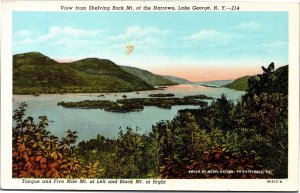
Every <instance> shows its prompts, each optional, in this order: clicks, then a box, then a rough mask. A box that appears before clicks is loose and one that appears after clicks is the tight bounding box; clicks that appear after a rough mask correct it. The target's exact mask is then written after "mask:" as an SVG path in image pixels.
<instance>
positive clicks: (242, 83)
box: [223, 76, 255, 91]
mask: <svg viewBox="0 0 300 193" xmlns="http://www.w3.org/2000/svg"><path fill="white" fill-rule="evenodd" d="M254 77H255V76H243V77H241V78H238V79H236V80H234V81H233V82H232V83H229V84H226V85H224V86H223V87H226V88H230V89H235V90H240V91H246V90H247V88H248V80H249V79H250V78H254Z"/></svg>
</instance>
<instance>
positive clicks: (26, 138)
mask: <svg viewBox="0 0 300 193" xmlns="http://www.w3.org/2000/svg"><path fill="white" fill-rule="evenodd" d="M24 108H25V105H23V106H21V107H20V109H19V110H16V111H15V115H14V120H15V121H16V123H17V124H16V127H14V128H13V176H14V177H61V178H65V177H78V176H83V177H99V178H100V177H101V178H287V176H288V172H287V171H288V170H287V169H288V160H287V158H288V67H287V66H285V67H282V68H279V69H277V70H276V71H274V64H273V63H272V64H270V66H269V67H268V68H263V73H262V74H261V75H258V78H257V79H252V80H250V81H249V86H248V89H247V92H246V94H245V95H244V96H243V97H242V98H241V99H240V101H237V102H233V101H230V100H228V99H227V98H226V96H225V95H221V97H220V98H218V99H214V100H213V101H212V103H211V104H210V105H209V106H205V107H202V108H199V109H186V110H181V111H179V112H178V114H177V116H176V117H174V119H173V120H172V121H160V122H158V123H157V124H156V125H154V126H153V129H152V131H151V132H150V133H148V134H140V133H139V130H138V129H136V130H133V129H132V128H127V129H126V130H125V131H124V130H122V129H120V132H119V136H118V138H117V139H108V138H105V137H103V136H101V135H98V136H97V138H95V139H91V140H89V141H82V142H80V143H78V145H77V146H72V145H71V144H74V142H75V139H76V133H74V132H71V131H68V137H67V138H64V139H62V140H61V141H60V142H59V141H58V140H57V138H55V137H54V136H51V135H50V134H49V133H48V132H47V131H46V130H45V126H46V118H45V117H40V123H39V124H37V125H36V124H34V123H33V119H32V118H28V119H25V120H23V116H24V111H25V109H24ZM41 160H42V161H41ZM54 163H55V165H54ZM76 164H77V167H76V168H75V169H74V167H71V166H73V165H76ZM65 165H66V166H65Z"/></svg>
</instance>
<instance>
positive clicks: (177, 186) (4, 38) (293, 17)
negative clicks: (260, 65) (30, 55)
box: [1, 1, 299, 191]
mask: <svg viewBox="0 0 300 193" xmlns="http://www.w3.org/2000/svg"><path fill="white" fill-rule="evenodd" d="M195 3H196V4H199V3H201V5H203V6H205V5H208V6H214V5H233V4H234V5H239V6H240V7H241V11H288V13H289V169H288V179H280V181H281V182H282V183H267V179H257V180H249V179H226V180H224V179H222V180H221V179H180V180H173V179H172V180H170V179H169V180H165V182H166V184H161V185H158V184H153V182H154V181H153V179H149V180H150V184H146V183H147V182H146V181H147V180H148V179H142V181H143V184H134V185H132V184H120V183H118V184H109V183H105V184H97V183H94V184H92V183H89V181H90V179H86V181H87V182H88V183H79V181H80V179H77V181H78V182H77V183H66V180H63V181H64V183H51V184H47V183H41V181H42V179H39V180H40V183H33V184H31V183H23V182H22V181H23V179H12V167H11V166H12V159H11V158H12V155H11V152H12V145H11V143H12V140H11V136H12V131H11V128H12V65H11V64H12V11H62V10H60V6H61V5H66V6H72V5H73V6H74V5H78V6H80V5H87V4H89V5H99V4H101V5H107V6H111V5H115V4H117V5H124V6H127V5H131V6H134V7H137V6H144V5H149V6H153V5H176V6H178V5H192V4H195ZM137 11H138V10H137ZM1 18H2V28H1V29H2V34H1V188H3V189H47V190H178V191H179V190H184V191H188V190H223V191H226V190H235V191H242V190H244V191H257V190H260V191H288V190H291V191H295V190H297V189H298V152H299V150H298V147H299V138H298V136H299V4H298V3H284V2H280V3H278V2H273V3H271V2H268V3H267V2H265V3H258V2H193V1H188V2H185V1H177V2H165V1H163V2H162V1H160V2H157V1H149V2H144V1H103V2H99V1H12V2H8V1H5V2H4V3H3V4H2V17H1ZM31 180H35V179H31ZM94 180H97V179H94ZM135 180H136V179H134V181H135ZM271 180H276V179H271ZM53 181H54V180H53V179H52V182H53ZM107 181H109V179H107Z"/></svg>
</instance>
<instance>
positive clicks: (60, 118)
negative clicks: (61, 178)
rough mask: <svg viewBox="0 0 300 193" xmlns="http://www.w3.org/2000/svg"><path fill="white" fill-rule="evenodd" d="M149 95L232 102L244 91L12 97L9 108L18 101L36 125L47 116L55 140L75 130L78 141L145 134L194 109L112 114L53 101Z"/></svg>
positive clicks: (172, 89) (182, 88)
mask: <svg viewBox="0 0 300 193" xmlns="http://www.w3.org/2000/svg"><path fill="white" fill-rule="evenodd" d="M151 93H173V94H175V97H184V96H188V95H197V94H204V95H207V96H211V97H214V98H218V97H220V95H221V94H222V93H224V94H225V95H226V96H227V97H228V98H229V99H231V100H233V101H236V100H238V99H239V98H240V97H241V95H242V94H244V92H241V91H235V90H232V89H227V88H209V87H204V86H195V85H176V86H169V87H167V88H165V89H164V90H152V91H139V92H138V93H137V92H128V93H103V94H104V97H98V96H99V95H100V94H102V93H92V94H90V93H84V94H63V95H61V94H45V95H40V96H38V97H36V96H32V95H14V96H13V109H17V108H18V106H19V105H20V103H21V102H26V103H27V104H28V108H27V111H26V117H28V116H31V117H33V118H34V120H35V121H36V122H37V121H38V120H37V118H38V116H40V115H45V116H47V117H48V120H49V126H48V127H47V129H48V130H49V131H50V132H51V133H52V134H54V135H56V136H58V137H63V136H65V132H66V131H67V130H68V129H70V130H73V131H78V136H79V140H78V141H81V140H88V139H91V138H95V137H96V136H97V134H100V135H103V136H105V137H109V138H116V137H117V136H118V132H119V128H120V127H121V128H122V129H125V128H126V127H128V126H130V127H132V128H140V131H139V132H140V133H148V132H149V131H151V129H152V125H155V124H156V123H157V122H158V121H160V120H171V119H172V118H173V117H174V116H175V115H176V114H177V112H178V110H180V109H185V108H198V107H196V106H192V105H186V106H173V107H172V108H171V109H162V108H158V107H152V106H150V107H147V106H145V108H144V110H143V111H139V112H129V113H116V112H106V111H104V110H101V109H72V108H63V107H62V106H57V102H61V101H65V102H69V101H70V102H71V101H72V102H75V101H82V100H111V101H116V100H117V99H122V96H123V95H126V96H127V98H144V97H148V95H149V94H151Z"/></svg>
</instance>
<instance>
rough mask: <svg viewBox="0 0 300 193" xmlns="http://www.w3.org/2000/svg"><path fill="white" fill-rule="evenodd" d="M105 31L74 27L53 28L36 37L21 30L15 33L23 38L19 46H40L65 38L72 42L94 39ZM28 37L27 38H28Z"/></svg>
mask: <svg viewBox="0 0 300 193" xmlns="http://www.w3.org/2000/svg"><path fill="white" fill-rule="evenodd" d="M102 32H103V30H84V29H80V28H74V27H69V26H66V27H60V26H52V27H50V28H49V29H48V31H47V32H46V33H44V34H41V33H39V35H36V36H35V37H28V36H29V35H30V34H36V32H31V31H28V30H21V31H18V32H16V33H15V37H16V38H17V39H20V38H23V39H21V40H19V41H17V42H16V43H18V44H39V43H43V42H48V41H51V42H52V43H53V42H63V40H64V39H65V38H68V39H69V40H71V41H72V39H73V40H76V38H92V37H96V36H98V35H100V34H101V33H102ZM26 36H27V37H26Z"/></svg>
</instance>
